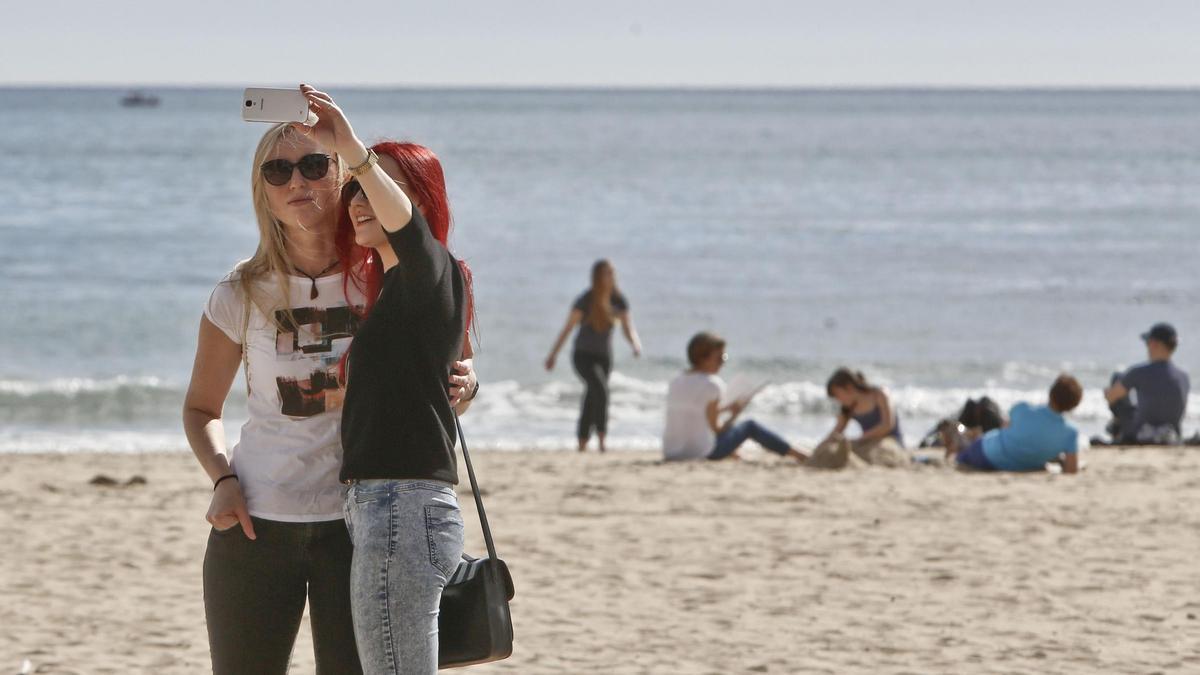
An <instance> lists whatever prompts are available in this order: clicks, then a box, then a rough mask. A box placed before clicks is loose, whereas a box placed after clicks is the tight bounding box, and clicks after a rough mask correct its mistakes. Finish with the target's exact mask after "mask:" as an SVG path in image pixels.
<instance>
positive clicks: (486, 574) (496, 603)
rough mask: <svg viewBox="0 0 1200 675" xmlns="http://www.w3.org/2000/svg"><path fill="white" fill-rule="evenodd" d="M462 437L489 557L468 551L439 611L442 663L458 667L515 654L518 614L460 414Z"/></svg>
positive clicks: (456, 421) (451, 577) (461, 440)
mask: <svg viewBox="0 0 1200 675" xmlns="http://www.w3.org/2000/svg"><path fill="white" fill-rule="evenodd" d="M454 424H455V426H456V427H457V428H458V442H459V444H461V445H462V452H463V459H464V460H466V462H467V476H469V477H470V479H471V492H472V493H473V494H474V495H475V509H476V511H478V512H479V523H480V524H481V525H483V541H484V543H486V544H487V551H488V557H486V558H483V559H479V558H472V557H470V556H467V555H465V554H464V555H463V560H462V562H460V563H458V569H456V570H454V574H452V575H451V576H450V579H449V580H448V581H447V582H446V588H445V589H444V590H442V605H441V612H440V614H439V615H438V668H457V667H460V666H470V665H474V664H476V663H488V662H489V661H499V660H501V659H506V658H508V657H509V656H511V655H512V643H513V629H512V617H511V616H510V615H509V613H508V601H509V600H512V598H513V581H512V576H511V575H509V573H508V566H507V565H505V564H504V561H503V560H501V559H500V558H499V557H497V556H496V545H495V544H494V543H492V530H491V528H490V527H488V521H487V514H486V513H484V510H483V499H482V498H480V496H479V483H478V482H476V480H475V469H474V467H472V466H471V455H470V454H468V453H467V442H466V441H465V440H463V432H462V423H461V422H459V421H458V416H455V418H454Z"/></svg>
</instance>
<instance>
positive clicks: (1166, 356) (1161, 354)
mask: <svg viewBox="0 0 1200 675" xmlns="http://www.w3.org/2000/svg"><path fill="white" fill-rule="evenodd" d="M1142 340H1143V341H1145V343H1146V352H1147V355H1148V356H1149V358H1150V360H1149V362H1147V363H1143V364H1141V365H1138V366H1134V367H1132V368H1130V369H1129V370H1127V371H1125V372H1124V373H1121V374H1117V375H1114V376H1113V381H1112V385H1111V386H1110V387H1109V388H1108V389H1105V390H1104V398H1106V399H1108V404H1109V409H1110V410H1112V413H1113V418H1114V419H1113V423H1112V424H1110V425H1109V431H1110V432H1111V433H1112V436H1113V442H1115V443H1119V444H1121V443H1123V444H1129V445H1134V444H1136V445H1178V444H1179V442H1180V440H1181V438H1182V436H1183V429H1181V428H1180V423H1181V422H1182V421H1183V414H1184V412H1186V411H1187V399H1188V391H1189V390H1190V389H1191V382H1190V380H1189V379H1188V375H1187V373H1185V372H1183V371H1182V370H1180V369H1179V368H1178V367H1176V366H1175V364H1174V363H1172V362H1171V356H1172V355H1174V354H1175V348H1176V347H1178V346H1179V336H1178V334H1176V332H1175V327H1174V326H1172V325H1171V324H1169V323H1157V324H1154V326H1152V327H1151V328H1150V330H1149V331H1148V332H1146V333H1143V334H1142ZM1130 392H1133V393H1134V396H1136V397H1137V404H1136V405H1135V404H1134V403H1133V402H1132V401H1131V400H1130V397H1129V394H1130Z"/></svg>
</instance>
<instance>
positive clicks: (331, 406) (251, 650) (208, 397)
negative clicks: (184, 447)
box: [183, 87, 476, 675]
mask: <svg viewBox="0 0 1200 675" xmlns="http://www.w3.org/2000/svg"><path fill="white" fill-rule="evenodd" d="M302 90H303V91H304V92H305V93H306V94H307V95H308V96H309V97H310V98H311V97H313V96H315V95H316V92H314V91H313V90H312V88H311V87H302ZM334 121H335V120H334V115H332V114H330V115H322V120H321V122H320V123H318V125H317V128H316V129H315V130H309V129H306V128H304V127H300V126H293V125H288V124H279V125H275V126H272V127H271V128H269V129H268V130H267V132H266V133H265V134H264V135H263V137H262V140H261V141H260V142H259V145H258V149H257V150H256V152H255V156H254V165H253V172H252V174H251V180H250V183H251V192H252V196H253V201H254V212H255V216H256V217H257V221H258V228H259V243H258V249H257V251H256V252H255V254H254V256H253V257H251V258H250V259H248V260H246V261H244V262H243V263H241V264H239V265H238V266H237V268H235V270H234V271H233V272H231V273H230V274H229V275H228V276H227V277H226V278H225V279H223V280H222V281H221V282H220V283H219V284H217V286H216V288H215V289H214V291H213V293H212V296H211V297H210V298H209V301H208V303H207V305H206V306H205V308H204V315H203V317H202V318H201V319H200V334H199V340H198V344H197V347H196V360H195V365H194V367H193V371H192V378H191V383H190V385H189V387H188V392H187V396H186V398H185V402H184V411H183V427H184V430H185V431H186V433H187V437H188V441H189V443H190V444H191V446H192V450H193V452H194V453H195V455H196V458H197V460H199V462H200V464H201V466H202V467H203V468H204V470H205V472H206V473H207V474H208V476H209V477H210V478H211V479H212V480H213V481H214V482H215V485H214V489H213V496H212V502H211V504H210V506H209V509H208V515H207V519H208V521H209V522H210V523H211V524H212V525H213V529H212V531H211V532H210V534H209V538H208V545H207V549H206V551H205V556H204V571H203V575H204V608H205V616H206V620H207V624H208V636H209V648H210V654H211V657H212V664H213V672H214V673H216V674H217V675H221V674H226V673H229V674H233V673H263V674H266V675H283V674H284V673H285V672H287V668H288V663H289V661H290V657H291V654H292V649H293V646H294V643H295V638H296V630H297V627H298V626H299V625H300V621H301V620H302V618H303V616H304V608H305V605H306V604H307V605H308V607H309V613H310V615H311V622H312V633H313V646H314V649H315V655H316V665H317V670H318V671H319V672H322V673H358V672H361V669H360V667H359V659H358V649H357V647H356V644H355V639H354V629H353V622H352V617H351V598H350V568H351V556H352V550H353V549H352V547H351V541H350V536H349V533H348V532H347V529H346V523H345V520H344V509H345V492H346V487H345V485H343V484H342V482H341V481H340V480H339V477H338V473H339V471H340V469H341V464H342V444H341V442H340V439H339V435H338V434H339V424H340V420H341V417H342V405H343V395H344V392H345V389H344V379H343V378H342V377H340V372H339V371H340V370H342V368H341V367H340V364H341V361H342V356H343V355H344V353H345V351H346V350H347V349H348V348H349V346H350V344H351V341H352V340H353V339H356V337H355V335H356V332H357V329H358V326H359V324H360V322H361V317H360V313H361V310H362V309H363V308H364V307H365V306H367V305H369V304H370V303H371V302H372V301H373V300H374V298H375V297H376V295H377V294H378V289H379V285H378V284H376V285H375V286H374V287H373V288H370V289H368V288H367V287H366V282H368V281H369V280H370V278H371V277H370V275H366V276H365V277H364V276H363V275H357V276H356V275H352V274H349V272H350V271H353V270H356V269H357V268H359V267H361V263H362V258H363V256H362V255H361V253H358V252H356V249H355V244H354V233H353V231H352V229H351V228H350V225H349V221H348V220H345V219H344V215H343V222H342V227H341V228H339V209H338V205H339V204H338V196H339V188H341V186H342V182H343V180H344V177H345V173H346V166H347V164H348V163H349V162H353V161H358V159H359V155H354V156H352V157H350V156H347V154H346V153H347V152H351V153H353V152H354V151H356V150H357V151H358V152H362V151H361V150H358V149H357V148H356V147H354V146H347V145H346V144H344V143H339V144H334V145H331V144H330V143H332V140H331V137H330V131H329V129H330V125H331V124H332V123H333V122H334ZM446 222H447V223H448V220H447V221H446ZM468 353H469V352H468ZM243 363H244V364H245V369H246V381H247V384H248V387H249V397H248V402H247V413H248V417H249V419H248V421H247V422H246V424H245V425H244V426H243V427H242V430H241V439H240V441H239V442H238V445H237V446H236V447H235V448H233V451H232V452H230V451H228V450H227V449H226V444H225V434H224V428H223V425H222V408H223V406H224V403H225V399H226V398H227V396H228V394H229V390H230V388H231V387H232V385H233V380H234V377H235V376H236V375H237V371H238V367H239V365H242V364H243ZM470 365H471V364H470V361H469V360H467V361H463V362H460V363H458V364H456V368H457V371H456V373H454V374H451V373H450V372H447V377H446V378H443V380H442V382H441V383H440V384H439V386H438V387H437V390H438V391H437V394H438V395H439V396H442V397H444V398H447V400H448V401H449V402H450V403H451V404H456V405H457V406H458V408H459V411H460V412H462V411H463V410H465V406H466V405H467V404H466V403H465V402H464V400H465V399H468V398H469V397H470V395H471V392H472V391H474V390H475V388H476V387H475V377H474V370H473V369H472V368H471V367H470ZM447 379H448V380H449V385H450V386H449V388H448V391H449V393H448V394H447V387H446V384H447V382H446V380H447ZM397 414H399V411H397Z"/></svg>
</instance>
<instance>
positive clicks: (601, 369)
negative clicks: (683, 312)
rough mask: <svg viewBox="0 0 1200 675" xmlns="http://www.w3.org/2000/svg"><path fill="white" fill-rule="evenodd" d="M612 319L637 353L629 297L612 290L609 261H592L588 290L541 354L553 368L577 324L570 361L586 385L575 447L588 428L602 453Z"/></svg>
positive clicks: (581, 445) (614, 279) (613, 281)
mask: <svg viewBox="0 0 1200 675" xmlns="http://www.w3.org/2000/svg"><path fill="white" fill-rule="evenodd" d="M617 322H620V324H621V329H622V330H623V331H624V333H625V339H627V340H629V345H630V346H631V347H633V355H634V357H638V356H641V355H642V343H641V341H640V340H639V339H638V334H637V330H635V329H634V327H633V317H632V316H631V315H630V314H629V302H628V301H627V300H625V296H624V295H622V294H621V291H620V290H619V289H617V277H616V273H615V272H614V271H613V266H612V263H610V262H609V261H607V260H597V261H596V263H595V264H594V265H592V287H591V289H589V290H588V291H587V292H585V293H584V294H583V295H581V296H579V297H578V298H576V299H575V304H574V305H573V306H572V307H571V313H570V314H568V315H567V323H566V325H564V326H563V329H562V330H561V331H560V332H559V334H558V339H556V340H555V341H554V347H552V348H551V349H550V355H549V356H547V357H546V370H554V361H555V359H556V358H557V357H558V350H559V349H562V346H563V343H564V342H566V340H567V335H569V334H570V333H571V331H572V330H573V329H574V328H575V326H579V332H578V333H576V334H575V348H574V352H573V354H572V356H571V360H572V362H573V363H574V364H575V372H576V373H578V374H579V377H580V379H582V380H583V385H584V388H585V392H584V395H583V407H582V408H581V410H580V411H579V425H578V427H577V429H576V437H577V438H578V439H579V451H580V452H583V451H584V449H586V448H587V444H588V440H589V439H590V438H591V435H592V431H593V430H594V431H595V432H596V437H597V440H598V441H599V443H600V452H604V438H605V436H606V435H607V433H608V376H609V374H610V373H611V372H612V361H613V354H612V332H613V326H615V325H616V324H617Z"/></svg>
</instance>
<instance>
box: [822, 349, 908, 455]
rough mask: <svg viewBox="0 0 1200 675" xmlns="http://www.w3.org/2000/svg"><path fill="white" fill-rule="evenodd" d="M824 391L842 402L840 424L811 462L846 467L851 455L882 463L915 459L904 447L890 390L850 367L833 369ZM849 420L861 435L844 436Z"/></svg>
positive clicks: (839, 415) (839, 412)
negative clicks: (855, 424)
mask: <svg viewBox="0 0 1200 675" xmlns="http://www.w3.org/2000/svg"><path fill="white" fill-rule="evenodd" d="M825 392H826V394H828V396H829V397H830V398H832V399H835V400H836V401H837V402H838V404H839V405H840V408H839V409H838V415H837V424H836V425H835V426H834V428H833V431H831V432H829V435H828V436H827V437H826V438H825V440H824V441H822V442H821V444H820V445H818V446H817V449H816V450H814V451H813V460H812V462H810V464H812V465H814V466H824V465H827V464H829V465H831V466H835V467H836V466H839V465H840V466H844V465H845V464H846V463H849V462H852V461H853V460H852V459H851V457H852V456H853V457H857V458H858V459H860V460H862V461H865V462H867V463H868V464H879V465H882V466H907V465H908V464H910V463H911V462H912V458H911V457H910V455H909V453H908V451H907V450H905V449H904V439H903V437H902V436H901V435H900V420H899V419H898V418H897V417H896V415H895V414H894V412H893V411H892V405H891V401H890V400H889V399H888V395H887V392H885V391H884V390H883V389H882V388H880V387H876V386H874V385H872V384H871V383H869V382H867V378H865V377H864V376H863V374H862V373H860V372H855V371H852V370H850V369H849V368H838V369H837V370H836V371H834V373H833V375H832V376H830V378H829V381H828V382H827V383H826V384H825ZM850 420H854V421H855V422H857V423H858V425H859V427H860V428H861V429H862V434H861V435H860V436H859V437H858V438H855V439H847V438H846V437H845V431H846V427H847V426H849V424H850Z"/></svg>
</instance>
